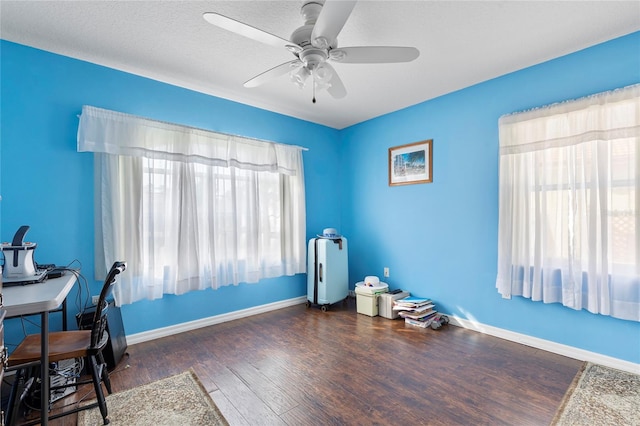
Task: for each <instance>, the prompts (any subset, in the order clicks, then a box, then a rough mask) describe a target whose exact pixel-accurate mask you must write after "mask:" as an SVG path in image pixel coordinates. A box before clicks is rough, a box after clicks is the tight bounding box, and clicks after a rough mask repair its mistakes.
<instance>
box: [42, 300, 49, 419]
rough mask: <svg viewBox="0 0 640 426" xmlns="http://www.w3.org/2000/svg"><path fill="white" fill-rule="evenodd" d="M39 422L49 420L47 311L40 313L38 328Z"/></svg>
mask: <svg viewBox="0 0 640 426" xmlns="http://www.w3.org/2000/svg"><path fill="white" fill-rule="evenodd" d="M40 337H41V344H40V350H41V351H42V352H41V359H40V378H41V380H42V383H41V386H40V389H41V393H40V402H41V405H40V409H41V411H40V424H41V425H42V426H47V424H48V422H49V312H47V311H45V312H43V313H42V329H41V330H40Z"/></svg>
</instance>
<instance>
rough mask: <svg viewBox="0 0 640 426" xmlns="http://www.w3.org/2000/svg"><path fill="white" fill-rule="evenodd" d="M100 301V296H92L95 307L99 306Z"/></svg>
mask: <svg viewBox="0 0 640 426" xmlns="http://www.w3.org/2000/svg"><path fill="white" fill-rule="evenodd" d="M99 301H100V296H91V303H93V304H94V305H97V304H98V302H99Z"/></svg>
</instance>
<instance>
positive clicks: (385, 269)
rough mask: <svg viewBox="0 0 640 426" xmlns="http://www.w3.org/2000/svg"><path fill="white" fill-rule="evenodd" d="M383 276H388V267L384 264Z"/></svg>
mask: <svg viewBox="0 0 640 426" xmlns="http://www.w3.org/2000/svg"><path fill="white" fill-rule="evenodd" d="M384 277H385V278H389V268H387V267H386V266H385V268H384Z"/></svg>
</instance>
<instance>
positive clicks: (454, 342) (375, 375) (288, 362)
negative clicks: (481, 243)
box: [49, 299, 582, 426]
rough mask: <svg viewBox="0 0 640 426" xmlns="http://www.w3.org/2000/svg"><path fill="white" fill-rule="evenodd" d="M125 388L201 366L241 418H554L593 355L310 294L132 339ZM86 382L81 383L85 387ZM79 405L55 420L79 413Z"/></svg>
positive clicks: (114, 377)
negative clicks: (360, 310)
mask: <svg viewBox="0 0 640 426" xmlns="http://www.w3.org/2000/svg"><path fill="white" fill-rule="evenodd" d="M128 353H129V357H128V358H124V359H123V360H122V362H121V363H120V364H119V365H118V367H116V369H115V370H114V371H113V372H112V374H111V381H112V385H113V389H114V392H118V391H122V390H125V389H129V388H133V387H135V386H138V385H142V384H145V383H148V382H151V381H154V380H157V379H160V378H163V377H167V376H169V375H173V374H178V373H180V372H182V371H184V370H187V369H189V368H192V369H193V370H194V371H195V372H196V374H197V375H198V377H199V378H200V380H201V381H202V383H203V385H204V386H205V387H206V389H207V391H208V392H210V395H211V397H212V399H213V400H214V401H215V403H216V404H217V405H218V407H219V408H220V410H221V411H222V413H223V414H224V416H225V417H226V418H227V420H228V421H229V423H230V424H231V425H290V426H293V425H296V426H297V425H389V424H402V425H519V426H523V425H548V424H549V422H550V421H551V419H552V418H553V415H554V413H555V412H556V409H557V408H558V406H559V404H560V401H561V399H562V397H563V395H564V393H565V391H566V390H567V388H568V387H569V385H570V383H571V381H572V379H573V377H574V376H575V374H576V373H577V372H578V370H579V368H580V366H581V365H582V362H580V361H577V360H574V359H570V358H567V357H563V356H560V355H556V354H552V353H549V352H545V351H542V350H538V349H535V348H531V347H527V346H523V345H520V344H517V343H512V342H508V341H505V340H502V339H498V338H495V337H491V336H487V335H483V334H480V333H477V332H474V331H469V330H465V329H462V328H459V327H455V326H445V327H444V328H443V329H442V330H438V331H435V330H431V329H419V328H414V327H410V326H405V324H404V321H402V320H395V321H392V320H388V319H385V318H382V317H373V318H372V317H368V316H365V315H361V314H357V313H356V309H355V300H354V299H349V300H348V301H347V302H346V303H339V304H336V305H333V306H332V307H331V308H330V310H329V311H328V312H322V311H321V310H320V309H318V308H314V307H312V308H306V307H305V306H304V305H303V304H301V305H299V306H293V307H290V308H285V309H281V310H278V311H273V312H269V313H265V314H260V315H256V316H253V317H250V318H245V319H240V320H235V321H231V322H227V323H223V324H218V325H215V326H211V327H206V328H202V329H198V330H194V331H190V332H187V333H182V334H179V335H175V336H170V337H166V338H162V339H158V340H154V341H150V342H145V343H140V344H137V345H132V346H129V348H128ZM81 392H84V390H83V389H81V390H79V391H78V392H76V394H78V395H75V397H76V398H77V397H78V396H79V394H81ZM75 423H76V417H75V415H72V416H67V417H65V418H63V419H59V420H55V421H51V422H50V423H49V424H50V425H52V426H59V425H63V426H66V425H74V424H75Z"/></svg>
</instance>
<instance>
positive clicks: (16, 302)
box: [2, 271, 77, 426]
mask: <svg viewBox="0 0 640 426" xmlns="http://www.w3.org/2000/svg"><path fill="white" fill-rule="evenodd" d="M76 279H77V278H76V275H75V274H73V273H72V272H69V271H67V272H66V274H65V275H63V276H61V277H59V278H52V279H48V280H46V281H45V282H42V283H38V284H27V285H21V286H13V287H5V288H3V289H2V299H3V301H4V309H6V311H7V316H6V318H11V317H17V316H21V315H32V314H40V315H41V327H42V328H41V330H40V334H41V336H42V339H41V351H42V358H41V360H40V377H41V379H42V394H41V395H42V397H41V398H40V400H41V402H42V406H41V410H42V411H41V412H40V416H41V425H42V426H46V425H47V424H48V417H49V312H50V311H55V310H57V309H58V308H59V307H60V305H64V306H63V315H64V316H65V318H64V319H63V324H64V326H63V327H64V328H66V321H67V319H66V309H65V307H66V302H65V300H66V298H67V295H68V294H69V292H70V291H71V289H72V288H73V285H74V284H75V282H76ZM9 357H11V356H9Z"/></svg>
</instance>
